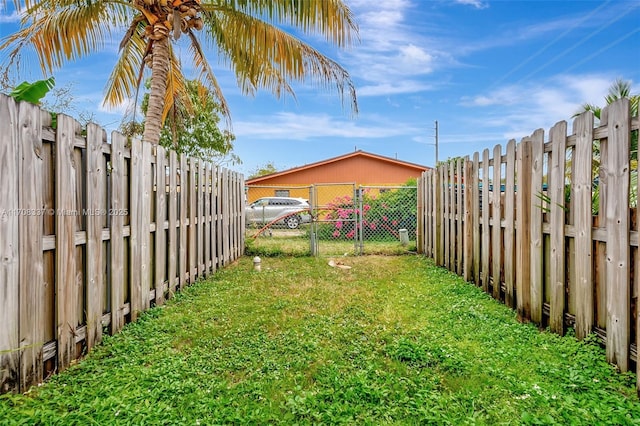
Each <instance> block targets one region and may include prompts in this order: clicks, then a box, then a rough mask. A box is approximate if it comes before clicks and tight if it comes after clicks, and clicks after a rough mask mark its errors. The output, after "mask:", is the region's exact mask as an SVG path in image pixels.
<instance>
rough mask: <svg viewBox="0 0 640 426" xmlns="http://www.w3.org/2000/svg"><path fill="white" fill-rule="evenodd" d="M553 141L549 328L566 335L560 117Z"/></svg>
mask: <svg viewBox="0 0 640 426" xmlns="http://www.w3.org/2000/svg"><path fill="white" fill-rule="evenodd" d="M550 139H551V145H552V152H551V164H550V168H551V170H550V172H551V179H550V182H549V184H550V185H549V194H548V196H549V198H550V199H551V204H550V206H549V209H550V215H551V257H550V259H549V261H550V283H551V289H550V290H551V295H550V296H551V301H550V310H549V328H550V329H551V331H554V332H556V333H558V334H560V335H564V311H565V286H566V277H565V263H566V262H565V236H564V224H565V198H564V194H565V183H564V182H565V169H566V167H565V158H566V147H567V122H566V121H560V122H558V123H556V125H555V126H553V127H552V128H551V132H550Z"/></svg>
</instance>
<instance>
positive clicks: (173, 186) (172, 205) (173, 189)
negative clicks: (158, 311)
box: [167, 150, 178, 295]
mask: <svg viewBox="0 0 640 426" xmlns="http://www.w3.org/2000/svg"><path fill="white" fill-rule="evenodd" d="M177 187H178V156H177V155H176V152H175V151H173V150H172V151H170V152H169V242H168V244H167V257H168V259H167V262H168V272H167V275H168V277H167V278H168V279H169V294H170V295H173V293H175V292H176V288H177V280H176V269H177V265H176V262H177V258H178V256H177V251H178V241H177V235H178V229H177V226H178V223H177V222H178V192H177V191H178V189H177Z"/></svg>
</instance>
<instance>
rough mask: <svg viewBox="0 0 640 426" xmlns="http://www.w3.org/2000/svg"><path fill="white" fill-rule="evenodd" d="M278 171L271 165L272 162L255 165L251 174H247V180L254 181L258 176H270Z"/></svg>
mask: <svg viewBox="0 0 640 426" xmlns="http://www.w3.org/2000/svg"><path fill="white" fill-rule="evenodd" d="M277 171H278V169H277V168H276V166H275V165H274V164H273V161H268V162H266V163H265V164H260V165H257V166H256V168H255V169H253V171H251V173H249V177H248V178H247V179H255V178H257V177H260V176H266V175H270V174H271V173H276V172H277Z"/></svg>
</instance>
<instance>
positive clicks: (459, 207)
mask: <svg viewBox="0 0 640 426" xmlns="http://www.w3.org/2000/svg"><path fill="white" fill-rule="evenodd" d="M463 162H464V160H463V159H462V158H458V160H457V161H456V186H455V191H456V192H455V193H456V196H457V201H456V212H457V213H456V236H457V241H456V273H457V274H458V275H462V251H463V250H462V247H463V239H464V238H463V236H464V231H463V227H462V222H463V220H464V205H463V204H462V195H463V193H464V186H463V185H464V181H463V179H462V163H463Z"/></svg>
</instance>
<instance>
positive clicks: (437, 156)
mask: <svg viewBox="0 0 640 426" xmlns="http://www.w3.org/2000/svg"><path fill="white" fill-rule="evenodd" d="M435 145H436V167H437V166H438V120H436V144H435Z"/></svg>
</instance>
